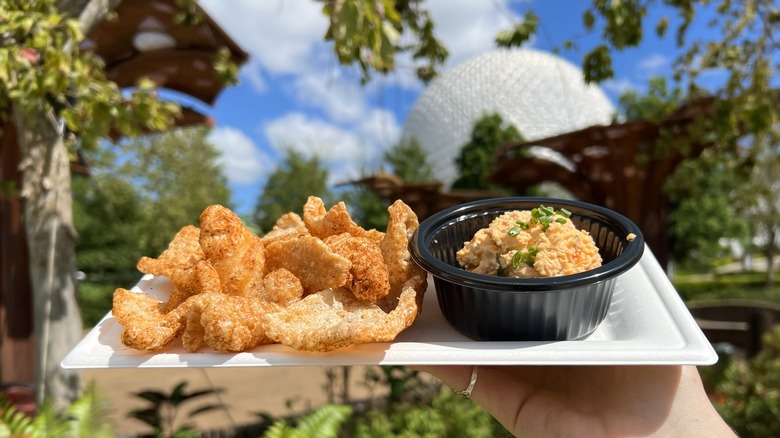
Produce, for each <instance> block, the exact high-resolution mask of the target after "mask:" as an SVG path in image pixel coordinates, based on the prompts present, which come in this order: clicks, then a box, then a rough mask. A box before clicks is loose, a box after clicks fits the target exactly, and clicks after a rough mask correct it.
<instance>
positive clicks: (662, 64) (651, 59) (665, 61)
mask: <svg viewBox="0 0 780 438" xmlns="http://www.w3.org/2000/svg"><path fill="white" fill-rule="evenodd" d="M668 66H669V58H667V57H666V56H664V55H661V54H659V53H656V54H653V55H650V56H648V57H647V58H645V59H643V60H641V61H639V69H640V71H641V72H642V73H645V74H647V75H653V74H656V73H658V72H660V71H661V70H663V69H665V68H666V67H668Z"/></svg>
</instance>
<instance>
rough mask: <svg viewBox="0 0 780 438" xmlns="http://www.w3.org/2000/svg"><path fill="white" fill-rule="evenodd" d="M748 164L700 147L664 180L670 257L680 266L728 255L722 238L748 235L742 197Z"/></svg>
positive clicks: (706, 263) (740, 238) (711, 261)
mask: <svg viewBox="0 0 780 438" xmlns="http://www.w3.org/2000/svg"><path fill="white" fill-rule="evenodd" d="M748 170H749V169H746V167H745V166H740V165H736V164H735V163H733V162H730V161H723V160H720V159H718V156H717V154H715V153H713V152H712V151H705V152H704V153H703V154H702V156H701V157H699V158H697V159H689V160H685V161H684V162H683V163H682V164H681V165H680V166H679V167H678V168H677V170H675V172H674V173H673V174H672V176H671V177H670V178H669V180H668V181H667V183H666V185H665V187H664V190H665V192H666V193H667V195H668V196H669V204H670V211H669V217H668V226H669V237H670V239H671V242H672V244H671V250H672V258H673V259H674V260H676V261H677V262H679V263H680V264H682V265H688V266H691V267H698V268H701V267H706V268H710V267H712V266H713V265H714V264H715V262H717V261H719V260H721V259H722V258H723V257H724V256H726V255H728V249H727V247H726V246H725V245H724V243H725V242H724V240H733V241H737V242H740V243H744V242H746V241H747V240H748V239H747V238H748V231H749V228H748V223H749V221H748V220H747V216H746V215H745V214H742V212H744V207H742V206H744V205H745V204H744V203H743V202H742V201H741V194H742V193H743V190H742V189H743V187H744V184H745V183H746V181H747V177H748V175H749V172H748Z"/></svg>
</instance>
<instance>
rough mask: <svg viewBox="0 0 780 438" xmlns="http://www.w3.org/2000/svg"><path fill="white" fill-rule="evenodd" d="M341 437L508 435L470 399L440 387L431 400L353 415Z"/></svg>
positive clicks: (464, 437) (385, 437)
mask: <svg viewBox="0 0 780 438" xmlns="http://www.w3.org/2000/svg"><path fill="white" fill-rule="evenodd" d="M347 428H348V429H349V431H348V433H347V432H345V433H344V435H343V436H352V437H356V438H368V437H382V438H402V437H408V438H412V437H424V438H445V437H446V438H450V437H453V438H458V437H463V438H466V437H468V438H479V437H491V438H493V437H511V436H512V435H511V434H510V433H509V432H507V431H506V429H504V428H503V427H502V426H501V424H499V423H498V421H496V420H495V419H494V418H493V417H492V416H491V415H490V414H488V413H487V412H486V411H485V410H483V409H482V408H481V407H479V406H478V405H476V404H475V403H474V402H472V401H471V400H466V399H464V398H462V397H459V396H458V395H456V394H455V393H454V392H452V391H451V390H449V389H442V390H441V391H440V392H439V393H438V395H437V396H436V397H435V398H434V399H433V401H432V402H431V403H427V404H410V403H391V404H389V405H387V407H386V408H384V409H374V410H371V411H369V412H367V413H366V414H365V415H362V416H358V417H355V418H353V421H352V422H351V423H350V424H349V425H348V427H347Z"/></svg>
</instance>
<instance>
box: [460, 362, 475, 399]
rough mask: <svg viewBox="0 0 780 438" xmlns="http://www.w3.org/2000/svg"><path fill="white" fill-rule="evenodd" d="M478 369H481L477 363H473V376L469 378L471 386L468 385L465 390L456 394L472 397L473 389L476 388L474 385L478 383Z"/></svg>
mask: <svg viewBox="0 0 780 438" xmlns="http://www.w3.org/2000/svg"><path fill="white" fill-rule="evenodd" d="M477 370H479V367H478V366H477V365H473V366H472V367H471V378H470V379H469V386H467V387H466V389H464V390H463V391H456V392H455V393H456V394H458V395H459V396H461V397H463V398H471V391H473V390H474V386H475V385H476V384H477Z"/></svg>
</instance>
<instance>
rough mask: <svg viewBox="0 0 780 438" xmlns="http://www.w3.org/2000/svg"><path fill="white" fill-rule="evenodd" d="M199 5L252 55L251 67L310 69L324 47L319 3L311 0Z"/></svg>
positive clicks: (213, 0) (204, 0)
mask: <svg viewBox="0 0 780 438" xmlns="http://www.w3.org/2000/svg"><path fill="white" fill-rule="evenodd" d="M200 4H201V6H203V9H205V10H206V12H207V13H208V14H209V15H210V16H211V17H212V18H213V19H214V20H215V21H217V22H218V23H219V24H220V26H221V27H222V28H223V29H224V30H225V31H226V32H227V33H228V34H230V35H231V36H232V37H233V38H234V39H235V40H236V42H237V43H238V44H239V45H241V47H243V48H244V49H245V50H246V51H247V52H249V53H250V54H251V60H250V68H255V69H259V70H265V71H268V72H270V73H271V74H290V73H292V74H295V73H300V72H304V71H308V70H311V69H312V62H316V59H317V54H318V52H321V49H322V48H323V47H325V43H324V42H323V36H324V35H325V31H326V30H327V27H328V21H327V18H326V17H325V16H324V15H322V12H321V9H322V5H321V4H320V3H319V2H315V1H312V0H263V1H257V0H232V1H223V0H200Z"/></svg>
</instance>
